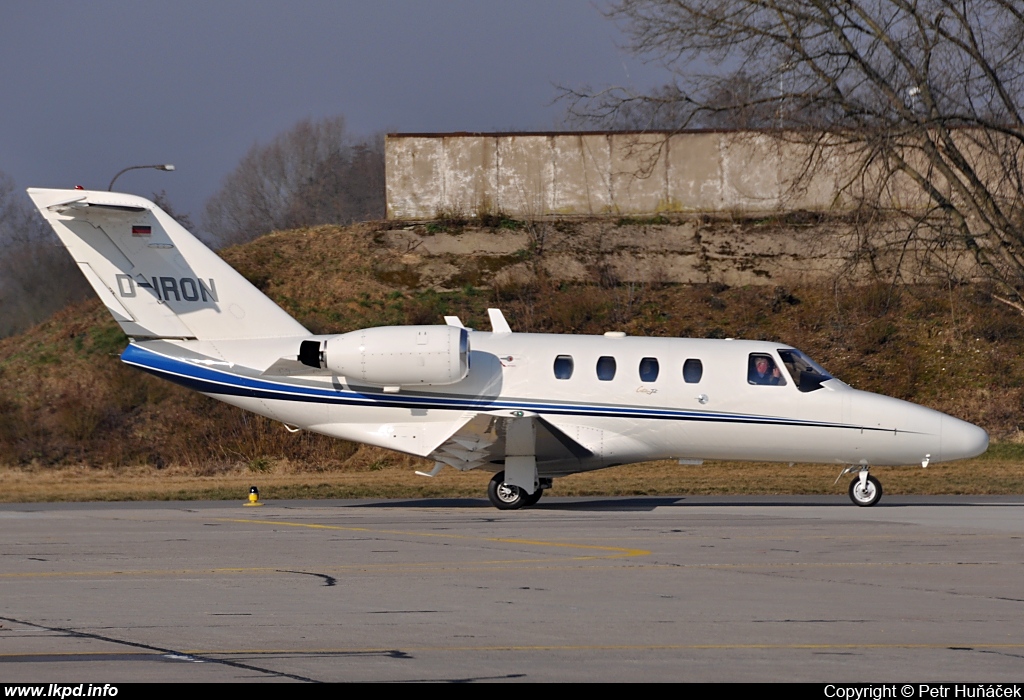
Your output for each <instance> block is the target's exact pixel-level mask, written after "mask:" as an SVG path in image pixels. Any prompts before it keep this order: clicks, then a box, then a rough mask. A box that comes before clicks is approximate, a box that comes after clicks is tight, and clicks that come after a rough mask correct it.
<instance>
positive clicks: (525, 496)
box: [487, 472, 551, 510]
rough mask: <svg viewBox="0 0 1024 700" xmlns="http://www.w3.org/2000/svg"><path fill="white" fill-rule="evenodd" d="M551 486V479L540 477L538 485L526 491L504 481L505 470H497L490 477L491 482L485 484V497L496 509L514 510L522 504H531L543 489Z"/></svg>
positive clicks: (535, 501) (533, 503)
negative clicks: (528, 491)
mask: <svg viewBox="0 0 1024 700" xmlns="http://www.w3.org/2000/svg"><path fill="white" fill-rule="evenodd" d="M549 488H551V479H541V480H540V486H539V487H538V488H537V490H536V491H534V492H533V493H526V491H524V490H523V489H521V488H519V487H518V486H513V485H512V484H506V483H505V472H498V473H497V474H495V475H494V476H493V477H491V483H489V484H488V485H487V498H489V499H490V500H491V505H493V506H494V507H495V508H497V509H498V510H516V509H517V508H522V507H524V506H532V505H535V504H536V503H537V501H539V500H540V497H541V495H542V494H543V493H544V489H549Z"/></svg>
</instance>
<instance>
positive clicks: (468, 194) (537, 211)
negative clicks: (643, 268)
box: [385, 132, 844, 219]
mask: <svg viewBox="0 0 1024 700" xmlns="http://www.w3.org/2000/svg"><path fill="white" fill-rule="evenodd" d="M385 152H386V164H387V215H388V218H391V219H428V218H434V217H436V216H438V215H439V214H441V215H446V214H447V215H459V216H478V215H481V214H488V213H499V212H500V213H503V214H507V215H509V216H518V217H536V216H546V215H559V214H566V215H586V216H594V215H602V214H608V215H651V214H655V213H659V212H744V213H756V212H770V211H778V210H780V209H811V210H827V209H833V208H836V207H838V208H842V206H843V200H842V198H841V197H840V196H839V193H840V183H841V177H842V173H843V170H844V168H843V167H842V166H841V164H840V161H841V158H839V157H838V154H837V152H833V153H832V154H831V155H830V156H829V157H828V158H826V159H824V160H822V161H819V162H817V163H815V167H816V170H815V175H814V177H811V178H805V177H802V175H803V174H804V173H805V172H806V166H807V163H808V161H809V159H810V158H811V157H812V154H813V151H812V150H811V149H810V147H809V146H806V145H804V144H800V143H795V142H793V141H792V140H786V139H781V138H778V137H776V136H774V135H771V134H765V133H759V132H706V133H703V132H702V133H684V134H666V133H653V134H636V133H557V134H432V135H417V134H390V135H388V137H387V141H386V145H385Z"/></svg>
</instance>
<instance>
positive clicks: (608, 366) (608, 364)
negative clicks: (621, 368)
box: [597, 355, 615, 382]
mask: <svg viewBox="0 0 1024 700" xmlns="http://www.w3.org/2000/svg"><path fill="white" fill-rule="evenodd" d="M597 378H598V379H600V380H601V381H602V382H610V381H611V380H613V379H615V358H614V357H608V356H607V355H605V356H604V357H599V358H597Z"/></svg>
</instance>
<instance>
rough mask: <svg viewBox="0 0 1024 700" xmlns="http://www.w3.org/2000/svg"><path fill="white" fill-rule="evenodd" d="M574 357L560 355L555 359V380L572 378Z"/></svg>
mask: <svg viewBox="0 0 1024 700" xmlns="http://www.w3.org/2000/svg"><path fill="white" fill-rule="evenodd" d="M572 367H573V362H572V355H559V356H558V357H556V358H555V379H569V378H570V377H571V376H572Z"/></svg>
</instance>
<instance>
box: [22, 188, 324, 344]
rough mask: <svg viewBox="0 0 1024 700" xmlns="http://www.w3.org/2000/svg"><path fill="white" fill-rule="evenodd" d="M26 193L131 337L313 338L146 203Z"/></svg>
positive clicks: (108, 196)
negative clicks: (305, 336)
mask: <svg viewBox="0 0 1024 700" xmlns="http://www.w3.org/2000/svg"><path fill="white" fill-rule="evenodd" d="M28 194H29V196H30V197H31V198H32V201H33V202H35V205H36V206H37V207H38V208H39V211H40V212H41V213H42V215H43V217H44V218H45V219H46V220H47V221H48V222H50V225H52V226H53V228H54V230H55V231H56V232H57V235H58V236H60V239H61V241H63V243H64V245H65V247H67V249H68V252H69V253H71V256H72V257H73V258H74V259H75V262H77V263H78V266H79V268H81V270H82V273H83V274H84V275H85V277H86V279H88V280H89V283H90V284H91V285H92V287H93V289H95V290H96V293H97V294H98V295H99V296H100V299H102V300H103V303H104V304H106V306H107V309H108V310H109V311H110V313H111V314H113V316H114V318H115V319H116V320H117V322H118V323H120V324H121V328H122V329H123V330H124V332H125V333H126V334H127V335H129V336H131V337H133V338H138V339H143V338H198V339H200V340H217V339H243V338H271V337H288V336H302V335H309V334H310V333H309V331H307V330H306V329H305V328H303V327H302V325H301V324H300V323H299V322H298V321H296V320H295V319H293V318H292V317H291V316H289V315H288V314H287V313H285V312H284V311H283V310H282V309H281V308H280V307H279V306H277V304H275V303H274V302H272V301H271V300H270V299H268V298H267V297H266V296H265V295H264V294H263V293H262V292H261V291H260V290H258V289H256V287H254V286H253V285H252V284H250V283H249V282H248V280H246V279H245V278H244V277H242V276H241V275H240V274H238V273H237V272H236V271H235V270H234V269H232V268H231V267H230V266H229V265H228V264H227V263H226V262H224V261H223V260H221V259H220V258H219V257H218V256H217V254H216V253H214V252H213V251H212V250H210V249H209V248H207V247H206V246H205V245H203V244H202V243H201V242H200V241H199V240H198V239H197V238H195V236H193V235H192V234H191V233H189V232H188V231H186V230H185V229H184V228H182V226H181V225H179V224H178V222H176V221H175V220H174V219H172V218H171V217H170V216H168V215H167V213H165V212H164V211H163V210H162V209H160V208H159V207H158V206H156V205H155V204H153V203H152V202H150V201H149V200H147V199H144V198H142V197H136V196H134V195H129V194H120V193H116V192H95V191H90V190H44V189H34V188H32V189H29V191H28Z"/></svg>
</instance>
